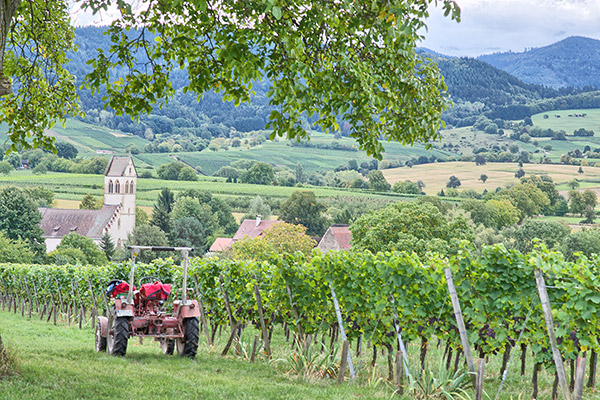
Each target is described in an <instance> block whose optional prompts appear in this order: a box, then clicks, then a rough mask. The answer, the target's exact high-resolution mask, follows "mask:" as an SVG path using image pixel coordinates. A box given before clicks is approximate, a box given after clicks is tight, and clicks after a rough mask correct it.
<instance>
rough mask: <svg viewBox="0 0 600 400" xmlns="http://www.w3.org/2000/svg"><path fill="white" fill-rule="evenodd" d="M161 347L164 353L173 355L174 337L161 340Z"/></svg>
mask: <svg viewBox="0 0 600 400" xmlns="http://www.w3.org/2000/svg"><path fill="white" fill-rule="evenodd" d="M160 348H161V350H162V353H163V354H166V355H168V356H172V355H173V350H175V341H174V340H172V339H166V340H163V341H161V342H160Z"/></svg>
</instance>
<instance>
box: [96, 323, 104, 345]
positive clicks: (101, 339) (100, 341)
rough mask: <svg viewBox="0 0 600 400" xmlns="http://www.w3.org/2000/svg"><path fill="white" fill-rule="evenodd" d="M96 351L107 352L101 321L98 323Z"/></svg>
mask: <svg viewBox="0 0 600 400" xmlns="http://www.w3.org/2000/svg"><path fill="white" fill-rule="evenodd" d="M96 351H97V352H104V351H106V338H105V337H102V326H101V324H100V320H98V322H96Z"/></svg>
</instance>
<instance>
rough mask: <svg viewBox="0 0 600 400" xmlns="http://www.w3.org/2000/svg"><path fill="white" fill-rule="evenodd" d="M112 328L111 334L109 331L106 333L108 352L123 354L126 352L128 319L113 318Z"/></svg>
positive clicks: (116, 354)
mask: <svg viewBox="0 0 600 400" xmlns="http://www.w3.org/2000/svg"><path fill="white" fill-rule="evenodd" d="M109 326H110V325H109ZM112 328H113V329H112V330H113V333H112V335H111V333H110V332H108V335H107V336H108V338H107V339H108V340H107V344H108V354H110V355H113V356H124V355H125V353H126V352H127V340H128V339H129V319H128V318H127V317H117V318H115V319H113V324H112Z"/></svg>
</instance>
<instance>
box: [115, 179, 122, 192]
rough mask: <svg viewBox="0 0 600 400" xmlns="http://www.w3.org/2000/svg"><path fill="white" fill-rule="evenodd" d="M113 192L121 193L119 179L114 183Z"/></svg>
mask: <svg viewBox="0 0 600 400" xmlns="http://www.w3.org/2000/svg"><path fill="white" fill-rule="evenodd" d="M115 193H121V184H120V183H119V181H117V183H116V184H115Z"/></svg>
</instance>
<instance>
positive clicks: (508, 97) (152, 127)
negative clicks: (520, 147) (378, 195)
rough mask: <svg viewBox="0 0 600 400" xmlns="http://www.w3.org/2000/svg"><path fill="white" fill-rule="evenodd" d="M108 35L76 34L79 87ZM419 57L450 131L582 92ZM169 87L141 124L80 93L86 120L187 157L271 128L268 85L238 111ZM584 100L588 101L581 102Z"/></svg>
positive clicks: (473, 63) (467, 62)
mask: <svg viewBox="0 0 600 400" xmlns="http://www.w3.org/2000/svg"><path fill="white" fill-rule="evenodd" d="M105 29H106V28H103V27H82V28H77V29H76V31H75V33H76V44H77V47H78V51H77V52H75V53H72V54H71V55H70V57H71V58H72V62H71V63H70V64H69V65H68V69H69V70H70V71H71V73H73V74H74V75H75V76H77V79H78V81H79V82H82V81H83V77H84V76H85V75H86V74H87V73H88V72H90V71H91V67H90V65H88V64H87V61H88V60H90V59H92V58H94V57H95V56H96V53H97V49H102V50H103V51H104V52H105V53H107V54H108V53H109V51H110V40H109V37H107V36H105V35H103V32H104V31H105ZM131 34H132V35H133V34H135V33H134V32H132V33H131ZM594 42H597V41H594ZM599 43H600V42H599ZM421 52H422V53H425V54H424V55H425V56H426V57H428V58H431V59H432V60H434V61H435V62H437V63H438V65H439V67H440V69H441V71H442V75H444V77H445V81H446V84H447V86H448V89H449V93H450V95H451V97H452V101H453V103H454V107H453V108H452V109H450V110H448V111H447V112H446V113H444V115H443V118H444V119H445V120H446V121H447V122H448V123H450V124H452V125H457V126H464V125H471V124H472V123H473V122H474V119H475V118H476V117H477V116H479V115H481V114H482V113H487V114H494V115H496V114H498V115H502V116H503V117H507V118H508V117H516V118H523V115H522V114H529V112H530V108H529V107H526V105H528V104H531V103H538V102H540V101H545V100H546V99H551V98H556V97H557V96H560V95H563V96H564V95H571V94H573V93H575V92H580V90H573V89H568V88H561V89H560V90H556V89H552V88H549V87H547V86H542V85H535V84H528V83H525V82H523V81H522V80H520V79H518V78H516V77H514V76H512V75H510V74H509V73H507V72H505V71H502V70H500V69H497V68H495V67H493V66H491V65H489V64H487V63H486V62H483V61H480V60H477V59H473V58H453V57H446V56H443V55H441V54H438V53H435V52H432V51H430V50H427V49H421ZM529 53H531V52H529ZM599 65H600V63H599ZM114 73H115V76H118V75H120V71H114ZM598 79H600V74H599V76H598ZM171 82H172V84H173V87H174V88H175V89H179V90H178V92H177V93H176V95H175V96H174V98H173V99H171V100H170V101H169V102H168V104H166V105H165V106H164V107H163V108H162V109H161V108H158V107H157V108H156V109H155V110H154V111H153V112H152V113H151V115H149V116H146V115H142V116H141V117H140V121H139V122H137V121H132V120H131V118H129V117H128V116H117V115H115V114H114V113H112V112H111V110H104V102H103V101H102V97H103V96H102V94H100V95H95V96H92V95H91V93H90V91H89V90H87V89H85V88H82V89H80V90H79V95H80V97H81V102H82V108H83V110H84V111H85V113H86V116H85V119H84V120H85V122H88V123H92V124H100V125H104V126H107V127H109V128H111V129H120V130H122V131H125V132H130V133H133V134H135V135H138V136H144V137H146V139H148V140H150V141H153V142H156V143H157V144H158V141H159V139H160V141H164V140H166V139H167V138H169V139H173V140H175V141H176V142H177V143H179V144H181V145H182V146H183V147H184V148H186V149H188V151H194V150H201V149H203V148H205V147H207V146H208V142H209V141H210V140H211V138H216V137H220V136H225V137H229V136H230V135H231V134H232V132H234V131H239V132H249V131H256V130H262V129H264V128H265V125H266V123H267V122H268V115H269V113H270V111H271V108H270V106H269V99H268V98H267V96H266V93H267V90H268V87H269V82H268V81H262V82H258V83H255V84H254V86H253V89H254V91H255V93H256V95H255V96H254V97H253V99H252V102H251V104H242V105H241V106H239V107H234V105H233V103H231V102H229V103H224V102H223V101H222V97H221V96H220V95H219V94H215V93H206V94H205V95H204V96H203V97H202V99H201V100H200V102H198V101H197V97H196V95H194V94H191V93H188V94H184V93H183V92H182V90H181V88H182V87H183V86H185V85H186V83H187V77H186V74H185V72H183V71H174V72H173V73H172V74H171ZM585 99H587V97H586V98H584V99H583V100H585ZM583 108H585V104H583ZM514 110H517V111H518V112H514ZM340 122H341V121H340ZM309 123H310V120H309V119H305V124H306V127H307V128H308V127H309V126H310V125H309ZM340 125H341V127H342V130H343V134H347V133H349V132H348V129H349V126H348V125H347V124H343V123H341V124H340Z"/></svg>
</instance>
